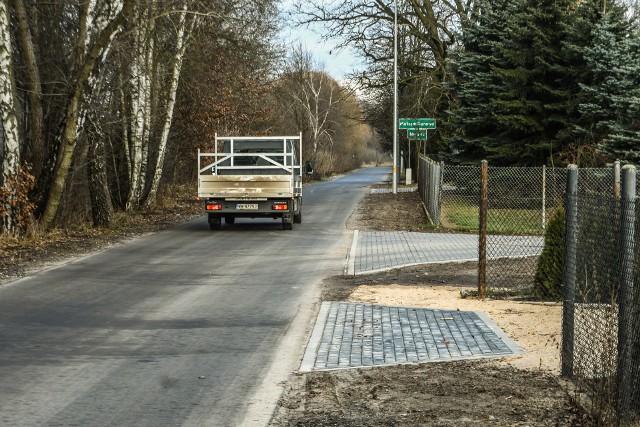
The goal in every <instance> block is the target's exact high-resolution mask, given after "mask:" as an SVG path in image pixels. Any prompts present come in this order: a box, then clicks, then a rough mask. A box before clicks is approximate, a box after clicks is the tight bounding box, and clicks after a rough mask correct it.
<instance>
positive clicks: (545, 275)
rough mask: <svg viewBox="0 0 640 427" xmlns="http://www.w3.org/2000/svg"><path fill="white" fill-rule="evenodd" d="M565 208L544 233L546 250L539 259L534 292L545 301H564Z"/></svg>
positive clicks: (544, 249)
mask: <svg viewBox="0 0 640 427" xmlns="http://www.w3.org/2000/svg"><path fill="white" fill-rule="evenodd" d="M564 234H565V221H564V208H563V207H562V206H559V207H558V208H557V209H556V210H555V212H554V213H553V214H552V215H551V217H550V218H549V223H548V224H547V228H546V230H545V232H544V248H543V249H542V254H541V255H540V258H538V266H537V268H536V275H535V278H534V284H533V292H534V295H535V296H536V297H538V298H541V299H544V300H554V301H558V300H562V274H563V270H564V240H565V237H564Z"/></svg>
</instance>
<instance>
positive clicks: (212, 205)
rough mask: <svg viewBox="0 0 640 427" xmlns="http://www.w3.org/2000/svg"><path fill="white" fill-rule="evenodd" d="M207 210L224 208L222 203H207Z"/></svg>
mask: <svg viewBox="0 0 640 427" xmlns="http://www.w3.org/2000/svg"><path fill="white" fill-rule="evenodd" d="M206 210H208V211H219V210H222V203H207V206H206Z"/></svg>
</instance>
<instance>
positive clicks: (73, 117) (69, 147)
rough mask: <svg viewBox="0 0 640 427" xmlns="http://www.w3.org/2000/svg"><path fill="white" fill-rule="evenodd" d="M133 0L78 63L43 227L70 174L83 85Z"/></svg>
mask: <svg viewBox="0 0 640 427" xmlns="http://www.w3.org/2000/svg"><path fill="white" fill-rule="evenodd" d="M133 3H134V1H133V0H125V1H124V3H123V5H122V9H121V10H120V11H119V12H118V14H117V15H116V17H115V18H114V19H113V20H111V21H110V22H109V23H108V24H107V25H106V26H105V28H104V29H103V30H102V31H101V32H100V34H99V36H98V38H97V40H96V41H95V43H94V44H93V45H92V46H91V48H90V50H89V52H88V53H87V55H86V59H85V61H84V62H83V63H82V64H78V67H77V73H76V78H75V80H74V87H73V92H72V94H71V96H70V98H69V101H68V103H67V108H66V113H65V119H64V125H63V131H62V136H61V141H60V162H59V164H58V167H57V168H56V170H55V171H54V175H53V182H52V185H51V188H50V190H49V198H48V200H47V205H46V207H45V211H44V214H43V215H42V218H41V221H42V224H43V226H44V227H45V228H50V227H51V226H52V224H53V221H54V219H55V216H56V213H57V212H58V207H59V206H60V200H61V198H62V193H63V191H64V185H65V182H66V179H67V176H68V174H69V169H70V167H71V163H72V160H73V149H74V146H75V143H76V136H77V132H78V118H79V115H80V114H79V112H80V101H81V100H82V97H83V94H84V90H85V86H86V84H87V82H88V80H89V77H90V76H91V73H92V72H93V70H94V67H95V66H96V65H97V63H98V59H99V58H100V57H101V56H102V53H103V52H104V50H105V49H106V48H107V47H108V46H109V44H110V42H111V39H112V37H113V35H114V34H115V33H116V31H118V29H119V28H120V25H122V23H123V22H124V21H125V20H126V19H127V18H128V17H130V16H131V12H132V9H133Z"/></svg>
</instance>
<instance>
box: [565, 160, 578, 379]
mask: <svg viewBox="0 0 640 427" xmlns="http://www.w3.org/2000/svg"><path fill="white" fill-rule="evenodd" d="M567 169H568V171H567V172H568V174H567V194H566V200H565V227H566V228H565V244H564V272H563V285H564V286H563V303H562V355H561V360H562V375H563V376H565V377H568V378H573V347H574V315H575V312H574V308H575V305H574V304H575V299H576V258H577V243H578V166H576V165H569V166H568V168H567Z"/></svg>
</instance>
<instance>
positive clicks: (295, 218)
mask: <svg viewBox="0 0 640 427" xmlns="http://www.w3.org/2000/svg"><path fill="white" fill-rule="evenodd" d="M293 222H294V223H295V224H302V212H300V213H297V214H296V215H294V216H293Z"/></svg>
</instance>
